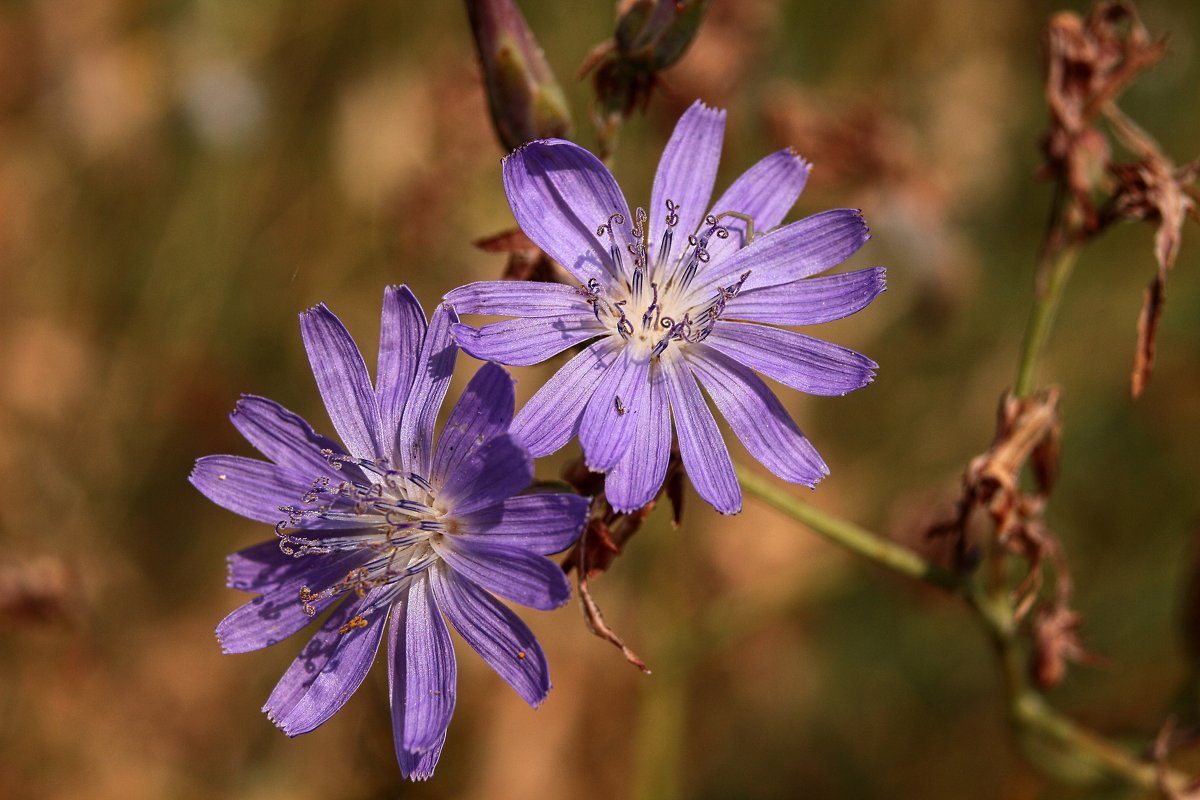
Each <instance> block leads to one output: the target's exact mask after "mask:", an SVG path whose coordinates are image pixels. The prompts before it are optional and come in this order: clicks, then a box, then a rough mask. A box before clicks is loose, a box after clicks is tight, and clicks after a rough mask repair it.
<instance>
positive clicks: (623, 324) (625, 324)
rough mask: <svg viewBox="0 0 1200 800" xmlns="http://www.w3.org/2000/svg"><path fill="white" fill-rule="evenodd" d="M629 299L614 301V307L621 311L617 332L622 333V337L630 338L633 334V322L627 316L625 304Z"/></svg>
mask: <svg viewBox="0 0 1200 800" xmlns="http://www.w3.org/2000/svg"><path fill="white" fill-rule="evenodd" d="M627 302H629V301H628V300H621V301H618V302H616V303H613V307H614V308H616V309H617V311H618V313H620V315H621V318H620V319H618V320H617V333H619V334H621V336H622V338H624V339H628V338H629V337H630V336H632V335H633V323H632V322H630V321H629V318H628V317H626V316H625V308H624V306H625V304H626V303H627Z"/></svg>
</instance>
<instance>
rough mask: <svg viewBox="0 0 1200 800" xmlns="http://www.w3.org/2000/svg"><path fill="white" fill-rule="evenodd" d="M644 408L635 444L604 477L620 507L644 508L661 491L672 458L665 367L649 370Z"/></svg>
mask: <svg viewBox="0 0 1200 800" xmlns="http://www.w3.org/2000/svg"><path fill="white" fill-rule="evenodd" d="M650 376H651V377H650V387H649V390H648V391H647V394H646V398H645V401H644V409H645V410H644V411H643V413H642V414H641V415H640V416H639V417H638V420H637V427H636V429H635V430H634V433H633V444H632V445H630V447H629V449H628V450H626V451H625V455H624V456H622V457H621V460H620V461H618V462H617V463H616V465H615V466H614V467H613V468H612V470H610V471H609V473H608V475H607V476H606V478H605V480H604V494H605V496H607V498H608V502H610V503H611V504H612V507H613V508H615V509H616V510H617V511H634V510H636V509H639V508H642V507H643V506H645V505H646V504H647V503H649V502H650V501H651V500H653V499H654V496H655V495H656V494H658V489H659V487H660V486H662V482H663V478H664V477H666V474H667V462H668V461H670V460H671V404H670V401H669V400H668V398H667V392H666V385H665V381H666V377H665V376H664V374H663V370H662V369H655V368H652V369H651V371H650Z"/></svg>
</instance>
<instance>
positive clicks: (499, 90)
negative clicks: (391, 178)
mask: <svg viewBox="0 0 1200 800" xmlns="http://www.w3.org/2000/svg"><path fill="white" fill-rule="evenodd" d="M467 14H468V16H469V17H470V21H471V31H472V33H474V35H475V46H476V48H477V49H478V51H479V61H480V64H481V65H482V66H483V78H484V83H485V84H486V86H487V95H488V108H489V110H490V111H491V114H492V124H493V125H494V126H495V129H496V136H497V137H498V138H499V139H500V144H501V145H502V146H503V147H504V148H505V149H506V150H515V149H516V148H518V147H520V146H521V145H523V144H525V143H526V142H529V141H532V140H533V139H545V138H549V137H563V138H565V137H568V136H570V133H571V128H572V122H571V112H570V110H569V109H568V108H567V101H566V98H565V97H564V95H563V92H562V89H561V88H560V87H559V85H558V81H557V80H555V78H554V73H553V72H552V71H551V69H550V65H549V64H548V63H547V62H546V57H545V55H544V54H543V53H542V48H541V47H539V46H538V43H537V40H536V39H535V38H534V36H533V32H532V31H530V30H529V26H528V25H526V24H525V18H524V17H522V16H521V11H520V9H518V8H517V6H516V4H515V3H514V2H513V0H467Z"/></svg>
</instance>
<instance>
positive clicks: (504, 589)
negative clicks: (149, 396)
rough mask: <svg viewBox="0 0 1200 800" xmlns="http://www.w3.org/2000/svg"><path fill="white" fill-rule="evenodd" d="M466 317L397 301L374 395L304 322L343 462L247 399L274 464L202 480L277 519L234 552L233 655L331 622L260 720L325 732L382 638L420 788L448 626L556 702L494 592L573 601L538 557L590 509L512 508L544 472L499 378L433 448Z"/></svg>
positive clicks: (233, 461)
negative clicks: (238, 601)
mask: <svg viewBox="0 0 1200 800" xmlns="http://www.w3.org/2000/svg"><path fill="white" fill-rule="evenodd" d="M456 321H457V317H456V316H455V313H454V311H453V310H451V309H448V308H446V307H445V306H439V307H438V309H437V310H436V311H435V312H434V314H433V319H432V320H431V321H429V322H428V323H427V322H426V317H425V313H424V311H422V310H421V306H420V305H419V304H418V303H417V300H416V298H415V297H413V295H412V293H411V292H410V291H409V290H408V288H407V287H404V286H401V287H398V288H397V287H391V288H389V289H388V290H387V291H386V293H385V294H384V301H383V323H382V331H381V336H380V348H379V368H378V380H377V382H376V384H375V386H374V387H372V386H371V380H370V377H369V376H368V374H367V368H366V364H365V363H364V361H363V358H362V355H361V354H360V353H359V350H358V347H357V345H356V344H355V343H354V340H353V339H352V338H351V337H350V334H349V332H347V330H346V328H345V327H344V326H343V325H342V323H341V322H340V321H339V320H338V318H337V317H335V316H334V315H333V314H332V313H331V312H330V311H329V309H327V308H326V307H325V306H324V305H319V306H317V307H316V308H314V309H312V310H310V311H308V312H306V313H304V314H302V315H301V317H300V329H301V333H302V334H303V337H304V344H305V347H306V349H307V350H308V356H309V360H310V361H311V363H312V369H313V374H314V375H315V376H316V379H317V386H318V387H319V389H320V392H321V396H322V398H323V399H324V401H325V407H326V409H327V410H328V411H329V416H330V418H331V419H332V421H333V426H334V428H335V429H336V430H337V432H338V434H339V435H340V436H341V439H342V441H343V442H345V445H346V447H345V449H343V448H342V447H340V446H339V445H338V444H337V443H335V442H333V441H331V440H329V439H326V438H325V437H323V436H320V435H319V434H316V433H314V432H313V429H312V428H311V427H309V425H308V423H307V422H305V421H304V420H303V419H301V418H300V417H298V416H296V415H295V414H293V413H291V412H289V411H287V410H286V409H284V408H282V407H281V406H279V405H278V404H276V403H274V402H272V401H270V400H266V399H263V398H261V397H250V396H247V397H244V398H243V399H242V400H241V401H240V402H239V403H238V405H237V408H236V409H235V410H234V412H233V414H232V415H231V419H232V420H233V424H234V426H235V427H236V428H237V429H238V431H240V432H241V433H242V435H243V436H245V437H246V439H247V440H248V441H249V442H250V443H251V444H252V445H254V446H255V447H256V448H257V449H258V450H259V451H261V452H262V454H263V455H265V456H266V457H267V458H269V459H270V462H267V461H259V460H257V459H251V458H243V457H241V456H207V457H205V458H201V459H200V460H199V461H197V462H196V467H195V469H194V470H193V472H192V474H191V481H192V483H193V484H194V485H195V486H196V488H198V489H199V490H200V491H201V492H203V493H204V494H205V495H206V496H207V497H208V498H209V499H210V500H212V501H213V502H215V503H217V504H218V505H220V506H223V507H225V508H227V509H229V510H231V511H235V512H237V513H239V514H241V515H242V516H245V517H249V518H250V519H253V520H258V521H259V522H268V523H273V524H276V534H277V538H276V539H274V540H271V541H267V542H263V543H261V544H258V545H255V546H254V547H250V548H248V549H246V550H242V551H241V552H238V553H235V554H233V555H232V556H230V557H229V586H231V587H232V588H235V589H241V590H243V591H248V592H255V593H257V594H258V595H259V596H258V597H256V598H255V599H254V600H251V601H250V602H249V603H246V604H245V605H244V606H242V607H241V608H239V609H237V610H236V611H234V612H233V613H232V614H230V615H229V616H228V617H226V618H225V619H224V620H223V621H222V622H221V624H220V625H218V626H217V637H218V639H220V642H221V645H222V648H223V649H224V651H225V652H227V653H241V652H247V651H250V650H257V649H259V648H262V647H266V646H268V645H271V644H274V643H275V642H278V641H279V640H281V639H283V638H284V637H286V636H290V635H291V634H293V633H295V632H296V631H298V630H300V629H301V628H303V627H305V626H306V625H308V624H309V623H310V622H312V621H313V620H314V619H315V618H316V617H317V616H318V615H320V614H323V613H325V612H327V611H328V612H329V614H328V616H327V617H326V618H325V621H324V623H323V624H322V625H321V627H320V630H319V631H317V633H316V634H315V635H314V636H313V638H312V639H311V640H310V641H309V643H308V644H307V645H306V646H305V647H304V649H303V650H302V651H301V652H300V656H299V657H298V658H297V659H296V660H295V661H294V662H293V663H292V666H291V668H289V669H288V670H287V672H286V673H285V674H284V676H283V679H282V680H281V681H280V682H279V684H278V685H277V686H276V687H275V690H274V691H273V692H272V693H271V696H270V698H269V699H268V700H267V703H266V705H265V706H264V707H263V710H264V711H265V712H266V713H267V715H268V716H269V717H270V719H271V720H272V721H273V722H274V723H275V724H276V725H278V726H279V727H280V728H282V729H283V731H284V732H285V733H287V734H288V735H289V736H296V735H299V734H301V733H307V732H309V731H311V730H313V729H315V728H316V727H317V726H319V725H321V724H322V723H324V722H325V721H326V720H328V719H329V718H330V717H331V716H332V715H333V714H334V713H335V712H336V711H337V710H338V709H339V708H341V706H342V705H343V704H344V703H345V702H346V701H347V700H348V699H349V698H350V695H351V694H353V693H354V690H355V689H357V688H358V686H359V684H360V683H362V681H363V679H364V678H365V677H366V674H367V671H368V669H369V668H370V666H371V662H372V661H373V660H374V659H375V654H376V651H377V650H378V649H379V644H380V641H381V640H382V639H383V635H384V630H385V628H387V632H388V648H387V649H388V678H389V686H390V696H391V707H392V724H393V729H394V735H395V741H396V757H397V759H398V760H399V762H400V770H401V772H403V773H404V775H405V777H408V778H413V779H416V780H421V779H425V778H428V777H429V776H430V775H432V774H433V769H434V766H435V765H436V764H437V760H438V757H439V756H440V755H441V750H442V744H443V742H444V741H445V738H446V729H447V726H448V725H449V724H450V716H451V714H452V713H453V711H454V698H455V672H456V667H455V659H454V650H453V648H452V647H451V644H450V636H449V633H448V632H447V629H446V624H445V622H443V620H442V614H443V613H444V614H445V615H446V617H447V618H448V619H449V620H450V623H451V624H452V625H453V626H454V628H455V629H456V630H457V631H458V632H459V633H460V634H461V635H462V637H463V638H464V639H466V641H467V644H469V645H470V646H471V647H472V648H474V649H475V651H476V652H478V653H479V654H480V655H481V656H483V658H484V660H485V661H487V662H488V664H490V665H491V666H492V668H493V669H495V670H496V672H497V673H499V675H500V677H501V678H503V679H504V680H505V681H507V682H508V683H509V685H511V686H512V687H513V688H514V689H515V690H516V691H517V693H518V694H519V695H520V696H521V697H522V698H524V699H525V701H526V702H528V703H529V704H530V705H532V706H535V707H536V706H537V705H538V704H539V703H540V702H541V701H542V700H543V699H544V698H545V697H546V693H547V692H548V691H549V690H550V677H549V673H548V671H547V667H546V658H545V655H544V654H543V652H542V649H541V647H540V646H539V645H538V642H537V640H536V639H535V638H534V636H533V634H532V633H531V632H530V630H529V628H527V627H526V626H525V624H524V623H523V622H521V620H520V619H518V618H517V616H516V615H515V614H513V612H512V611H510V610H509V609H508V608H507V607H506V606H505V605H504V604H502V603H501V602H500V601H499V600H497V599H496V598H494V597H493V596H492V595H491V594H489V592H494V593H495V594H497V595H499V596H501V597H504V598H507V599H508V600H512V601H514V602H517V603H520V604H522V605H526V606H531V607H533V608H538V609H550V608H556V607H558V606H560V605H562V604H563V603H565V602H566V601H567V599H568V597H569V595H570V587H569V585H568V583H567V581H566V578H565V576H564V574H563V572H562V570H561V569H559V567H558V566H557V565H556V564H554V563H553V562H552V561H550V560H549V559H546V558H543V556H544V555H548V554H550V553H556V552H559V551H560V550H564V549H565V548H567V547H568V546H569V545H570V544H571V543H572V542H573V541H574V540H575V538H576V537H577V536H578V535H579V532H580V530H581V528H582V525H583V522H584V518H585V516H586V514H587V507H588V501H587V500H586V499H585V498H582V497H578V496H576V495H571V494H529V495H517V494H516V493H517V492H520V491H521V490H523V489H525V488H526V487H527V486H528V485H529V483H530V481H531V479H532V477H533V467H532V461H531V459H530V457H529V454H528V453H527V451H526V450H525V449H524V448H523V447H521V446H520V445H519V444H517V443H516V442H515V441H514V439H513V438H512V437H510V435H509V434H508V427H509V423H510V422H511V421H512V416H513V405H514V394H513V382H512V378H511V377H510V376H509V375H508V373H507V372H506V371H505V370H504V369H503V368H502V367H499V366H497V365H495V364H485V365H484V366H483V368H482V369H480V370H479V372H478V373H476V375H475V377H474V378H473V379H472V380H471V382H470V384H469V385H468V386H467V389H466V391H465V393H464V394H463V396H462V397H461V398H460V399H459V401H458V403H457V404H456V405H455V407H454V410H453V411H451V412H450V418H449V420H448V421H447V423H446V426H445V428H444V429H443V431H442V435H441V438H440V439H439V440H438V443H437V447H436V448H435V447H434V445H433V428H434V421H435V418H436V417H437V413H438V409H439V408H440V407H441V405H442V400H443V398H444V397H445V395H446V389H447V387H448V386H449V383H450V375H451V373H452V372H453V370H454V362H455V358H456V356H457V348H456V347H455V346H454V343H453V342H452V341H451V339H450V334H449V332H450V327H451V325H453V324H454V323H455V322H456ZM514 495H515V496H514ZM389 618H390V620H391V622H390V625H388V624H386V623H387V620H388V619H389Z"/></svg>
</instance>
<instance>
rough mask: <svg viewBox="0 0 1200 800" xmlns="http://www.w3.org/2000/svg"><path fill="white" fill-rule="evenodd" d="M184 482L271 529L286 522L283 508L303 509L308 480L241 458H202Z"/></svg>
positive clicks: (222, 504)
mask: <svg viewBox="0 0 1200 800" xmlns="http://www.w3.org/2000/svg"><path fill="white" fill-rule="evenodd" d="M188 480H189V481H191V483H192V485H193V486H195V487H196V488H197V489H199V490H200V492H201V493H202V494H203V495H204V496H205V497H207V498H208V499H209V500H212V501H213V502H214V503H216V504H217V505H219V506H221V508H226V509H229V510H230V511H232V512H234V513H235V514H241V515H242V516H243V517H248V518H249V519H252V520H255V521H256V522H267V523H270V524H272V525H274V524H276V523H279V522H282V521H284V520H286V519H287V518H288V514H287V512H285V511H281V510H280V508H281V507H284V506H289V507H295V508H306V507H307V508H313V507H315V506H311V505H310V506H305V504H304V503H303V498H304V496H305V495H306V494H308V493H309V492H311V491H312V478H309V477H303V476H301V475H298V474H297V473H295V472H292V471H291V470H287V469H284V468H282V467H277V466H275V465H274V464H270V463H268V462H266V461H259V460H258V459H256V458H245V457H243V456H204V457H203V458H200V459H197V460H196V466H195V467H193V468H192V474H191V475H189V476H188Z"/></svg>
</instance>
